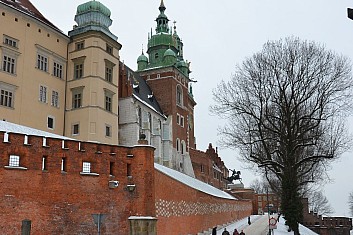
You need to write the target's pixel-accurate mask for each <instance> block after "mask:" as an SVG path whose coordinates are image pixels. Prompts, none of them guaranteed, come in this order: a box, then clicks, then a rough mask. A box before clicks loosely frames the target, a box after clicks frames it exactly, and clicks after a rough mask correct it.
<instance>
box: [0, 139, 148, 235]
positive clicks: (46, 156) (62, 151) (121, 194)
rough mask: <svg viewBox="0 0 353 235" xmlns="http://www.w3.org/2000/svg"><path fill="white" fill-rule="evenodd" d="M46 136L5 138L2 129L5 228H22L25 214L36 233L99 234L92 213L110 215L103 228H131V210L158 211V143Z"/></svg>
mask: <svg viewBox="0 0 353 235" xmlns="http://www.w3.org/2000/svg"><path fill="white" fill-rule="evenodd" d="M27 138H28V140H27ZM25 139H26V140H27V141H25ZM25 142H26V144H24V143H25ZM45 142H46V144H45V146H43V137H38V136H27V137H25V135H22V134H15V133H10V134H9V136H8V137H5V141H4V133H3V132H0V185H1V187H0V208H1V213H0V231H1V234H21V223H22V221H23V220H25V219H28V220H30V221H31V225H32V228H31V234H36V235H42V234H43V235H47V234H97V226H96V225H95V224H94V221H93V217H92V214H104V215H106V217H105V219H104V221H103V223H102V225H101V234H129V220H128V218H129V217H130V216H152V217H153V216H155V204H154V203H153V202H154V201H155V198H154V176H153V174H152V173H151V172H153V171H154V166H153V162H154V161H153V151H154V149H153V148H152V147H150V146H147V145H140V146H135V147H131V148H129V147H121V146H113V145H103V144H97V143H87V142H78V141H73V140H66V141H64V142H63V141H62V140H60V139H49V138H47V139H45V140H44V143H45ZM10 156H12V157H10ZM13 156H18V159H19V163H18V166H16V165H17V163H16V159H17V157H13ZM10 158H12V162H10ZM83 162H89V163H90V172H87V169H86V172H84V170H83ZM109 181H119V185H118V186H117V187H116V188H110V187H109ZM127 185H135V186H136V187H135V188H134V190H133V191H132V192H131V191H129V189H128V187H127ZM132 188H133V187H132Z"/></svg>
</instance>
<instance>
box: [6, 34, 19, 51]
mask: <svg viewBox="0 0 353 235" xmlns="http://www.w3.org/2000/svg"><path fill="white" fill-rule="evenodd" d="M4 44H6V45H8V46H10V47H15V48H17V47H18V46H17V45H18V40H17V39H14V38H11V37H9V36H6V35H4Z"/></svg>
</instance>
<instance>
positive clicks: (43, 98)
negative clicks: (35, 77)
mask: <svg viewBox="0 0 353 235" xmlns="http://www.w3.org/2000/svg"><path fill="white" fill-rule="evenodd" d="M39 101H40V102H42V103H47V87H45V86H42V85H40V86H39Z"/></svg>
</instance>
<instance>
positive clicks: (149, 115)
mask: <svg viewBox="0 0 353 235" xmlns="http://www.w3.org/2000/svg"><path fill="white" fill-rule="evenodd" d="M148 123H149V129H150V131H151V132H152V116H151V113H150V112H149V113H148Z"/></svg>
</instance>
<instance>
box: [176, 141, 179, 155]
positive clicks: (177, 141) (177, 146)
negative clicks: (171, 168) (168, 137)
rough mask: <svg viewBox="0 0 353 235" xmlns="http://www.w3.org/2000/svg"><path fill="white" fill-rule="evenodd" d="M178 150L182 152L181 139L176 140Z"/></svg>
mask: <svg viewBox="0 0 353 235" xmlns="http://www.w3.org/2000/svg"><path fill="white" fill-rule="evenodd" d="M176 150H177V152H178V153H179V152H180V139H177V140H176Z"/></svg>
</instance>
